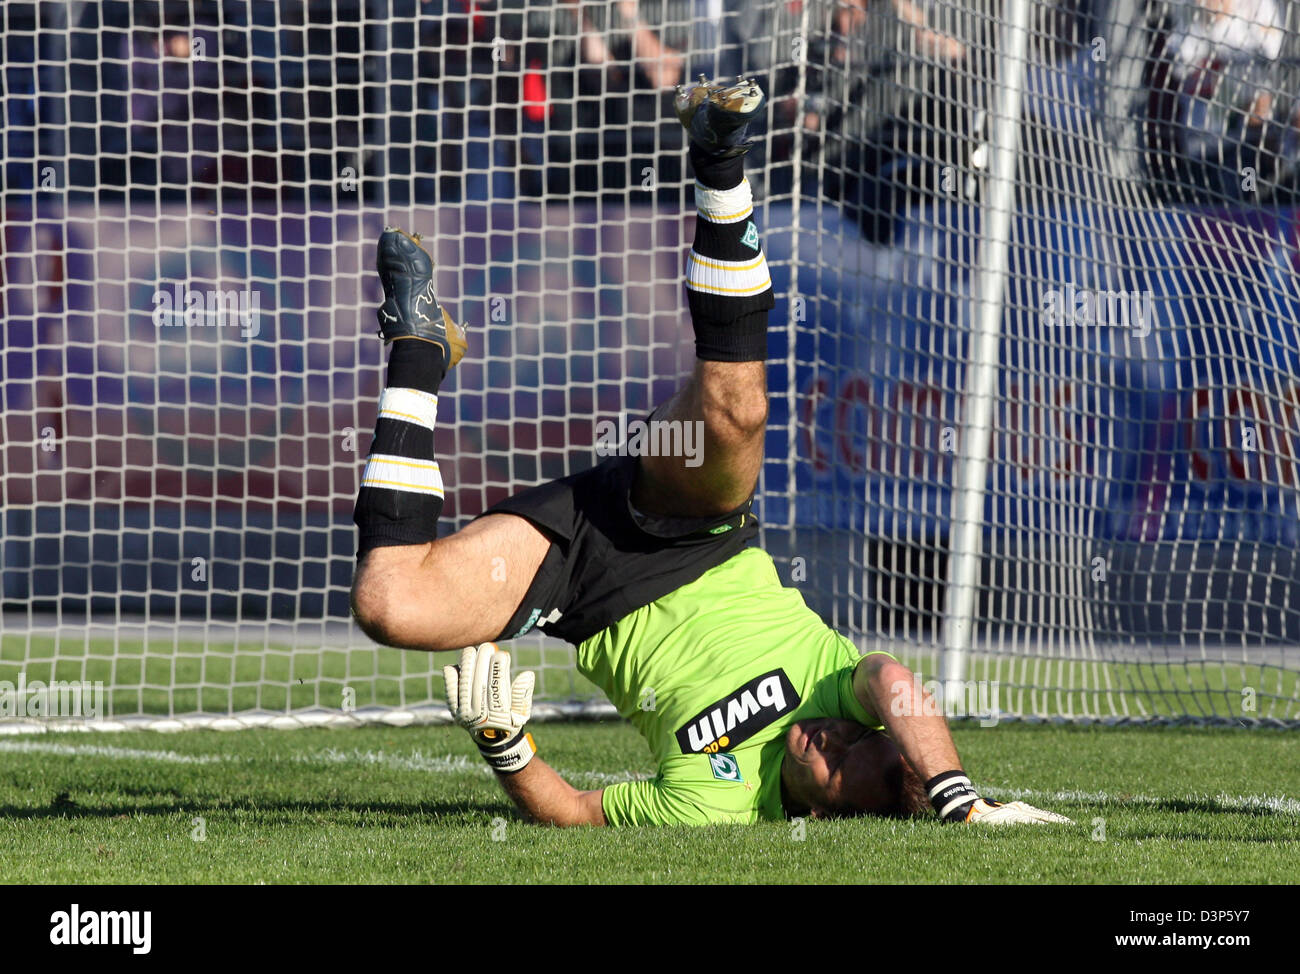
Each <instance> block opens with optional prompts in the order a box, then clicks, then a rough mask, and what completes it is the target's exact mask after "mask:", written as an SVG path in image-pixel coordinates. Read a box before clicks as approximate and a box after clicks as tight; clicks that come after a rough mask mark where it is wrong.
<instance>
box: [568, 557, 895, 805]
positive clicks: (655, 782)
mask: <svg viewBox="0 0 1300 974" xmlns="http://www.w3.org/2000/svg"><path fill="white" fill-rule="evenodd" d="M859 659H860V656H859V654H858V652H857V650H856V649H855V648H854V646H853V644H852V643H850V642H849V641H848V640H847V639H845V638H844V637H843V636H842V635H840V634H839V633H838V632H836V631H835V630H833V629H831V628H829V627H828V626H827V625H826V624H825V623H824V622H822V620H821V619H820V618H819V617H818V616H817V614H816V613H814V612H813V611H812V610H811V609H809V608H808V607H807V606H806V605H804V601H803V598H802V597H801V596H800V595H799V593H798V592H797V591H795V590H794V589H790V588H786V587H784V586H783V585H782V584H781V582H780V580H779V579H778V578H777V574H776V566H775V565H774V564H773V563H772V559H771V558H769V557H768V556H767V554H765V553H764V552H763V551H761V550H759V549H757V548H747V549H745V550H743V551H741V552H740V553H739V554H737V555H735V556H733V557H732V558H731V559H729V560H728V561H726V562H723V563H722V564H721V565H718V566H717V567H716V568H713V569H711V570H710V571H708V572H706V573H705V574H704V575H702V576H701V577H700V578H698V579H696V580H695V581H694V582H692V583H690V584H688V585H685V586H683V587H682V588H680V589H678V590H677V591H675V592H672V593H671V594H669V595H666V596H664V597H663V598H660V599H658V600H657V601H655V602H652V603H650V604H649V605H646V606H644V607H642V608H640V609H637V610H635V611H634V612H632V613H630V614H629V615H627V616H624V617H623V618H622V619H620V620H619V621H618V622H616V623H614V624H613V625H611V626H609V627H608V628H607V629H604V630H602V631H601V632H598V633H596V635H594V636H592V637H590V638H589V639H586V640H584V641H583V642H582V643H581V644H580V645H579V646H578V669H579V670H580V671H581V672H582V673H583V675H584V676H586V677H587V678H588V679H590V680H591V681H592V682H593V683H595V684H596V685H597V686H598V687H600V688H601V690H603V691H604V692H605V694H606V695H607V696H608V697H609V699H610V700H611V701H612V702H613V704H614V706H615V707H617V708H618V711H619V713H620V714H622V715H623V716H624V717H626V718H627V719H628V720H630V721H631V722H632V723H633V724H634V725H636V728H637V729H638V730H639V731H640V732H641V734H642V736H643V737H645V739H646V741H647V742H648V743H649V744H650V749H651V750H652V751H653V752H654V756H655V759H656V760H657V761H658V762H659V773H658V774H657V775H656V776H655V777H654V778H652V779H650V780H647V781H632V782H625V783H622V784H617V785H612V786H610V787H608V788H606V789H605V793H604V797H603V805H604V810H605V818H606V819H607V820H608V821H609V824H610V825H668V824H674V823H680V824H690V825H704V824H708V823H715V822H755V821H758V820H760V819H780V818H782V817H783V812H782V808H781V761H782V759H783V758H784V756H785V736H786V733H787V732H788V731H789V728H790V725H791V724H792V723H794V722H795V721H798V720H803V719H805V718H810V717H840V718H845V719H851V720H857V721H859V722H861V723H863V724H868V725H870V726H873V727H879V726H880V723H879V721H875V720H872V719H871V718H869V717H868V716H867V712H866V710H865V709H864V708H863V707H862V705H861V704H860V703H859V702H858V700H857V698H856V697H855V696H854V694H853V669H854V667H855V666H856V665H857V663H858V660H859Z"/></svg>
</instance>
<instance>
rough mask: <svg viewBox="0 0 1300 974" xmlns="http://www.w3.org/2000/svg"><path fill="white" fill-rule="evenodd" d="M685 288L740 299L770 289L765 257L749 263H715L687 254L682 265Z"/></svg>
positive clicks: (755, 258) (715, 260)
mask: <svg viewBox="0 0 1300 974" xmlns="http://www.w3.org/2000/svg"><path fill="white" fill-rule="evenodd" d="M686 286H687V287H688V288H691V289H692V290H695V291H707V292H709V293H710V294H731V295H738V296H744V295H747V294H758V293H760V292H762V291H766V290H767V289H768V288H769V287H771V286H772V275H771V274H770V273H768V269H767V257H765V256H764V255H763V254H761V253H760V254H759V255H758V256H757V257H754V258H752V259H750V260H718V259H717V258H714V257H704V256H702V255H700V254H698V253H696V252H695V251H694V250H692V251H691V253H690V257H689V258H688V259H687V265H686Z"/></svg>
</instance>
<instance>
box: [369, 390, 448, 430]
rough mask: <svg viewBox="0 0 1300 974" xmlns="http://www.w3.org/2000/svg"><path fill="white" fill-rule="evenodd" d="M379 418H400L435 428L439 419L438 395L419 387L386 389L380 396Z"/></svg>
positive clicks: (427, 427) (417, 424)
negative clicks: (421, 389)
mask: <svg viewBox="0 0 1300 974" xmlns="http://www.w3.org/2000/svg"><path fill="white" fill-rule="evenodd" d="M379 418H380V419H400V420H402V421H403V422H407V423H414V424H415V425H416V426H423V427H424V428H425V429H433V427H434V423H435V422H437V419H438V397H437V396H435V395H431V394H430V393H427V392H421V391H420V390H419V389H385V390H384V393H383V395H382V396H380V397H379Z"/></svg>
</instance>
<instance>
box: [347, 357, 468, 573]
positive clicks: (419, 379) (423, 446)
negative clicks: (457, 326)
mask: <svg viewBox="0 0 1300 974" xmlns="http://www.w3.org/2000/svg"><path fill="white" fill-rule="evenodd" d="M445 368H446V366H445V362H444V358H443V354H442V348H441V347H440V346H438V345H436V344H434V343H433V342H426V341H423V340H421V339H418V338H399V339H398V340H396V341H394V342H393V343H392V346H391V351H390V352H389V357H388V381H387V383H386V384H385V386H384V393H383V396H382V397H381V398H380V400H379V419H378V421H377V422H376V424H375V438H374V440H373V441H372V442H371V445H370V455H369V456H368V457H367V458H366V469H365V471H364V472H363V473H362V475H361V489H360V490H359V491H358V492H357V506H356V509H355V510H354V511H353V514H352V520H353V521H355V522H356V524H357V527H358V528H360V529H361V534H360V539H359V541H358V544H357V557H358V558H360V557H361V556H362V555H364V554H365V553H366V552H367V551H369V550H370V549H371V548H380V547H386V546H390V545H408V544H422V543H425V542H428V541H433V540H434V539H436V538H437V537H438V517H439V515H441V514H442V474H441V472H440V471H439V469H438V463H437V461H436V460H435V459H434V456H433V428H434V422H435V420H436V418H437V411H438V395H437V393H438V387H439V386H440V385H441V384H442V378H443V374H444V371H445Z"/></svg>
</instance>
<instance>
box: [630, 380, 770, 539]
mask: <svg viewBox="0 0 1300 974" xmlns="http://www.w3.org/2000/svg"><path fill="white" fill-rule="evenodd" d="M654 418H655V419H656V420H668V421H670V422H671V421H679V422H682V423H697V422H698V423H700V425H701V428H702V429H703V431H704V442H703V444H702V446H701V448H700V455H699V458H700V463H699V465H698V466H693V467H692V466H687V463H686V458H685V457H680V456H658V457H650V456H647V457H642V458H641V464H640V476H639V477H638V478H637V483H636V486H635V488H634V490H633V492H632V503H633V504H635V505H636V506H637V508H638V509H639V510H642V511H645V512H646V513H647V514H666V515H670V516H679V517H684V516H708V515H711V514H725V513H727V512H728V511H733V510H735V509H736V508H737V507H739V506H740V505H741V504H743V503H745V501H746V500H748V499H749V496H750V495H751V494H752V493H753V492H754V485H755V484H756V483H757V482H758V472H759V467H760V466H761V464H762V462H763V432H764V429H765V427H766V424H767V370H766V368H765V367H764V364H763V363H762V362H708V361H697V362H696V363H695V374H694V375H693V376H691V378H690V380H689V381H688V382H687V383H686V385H685V386H684V387H683V388H682V389H680V390H679V391H678V392H677V394H676V395H674V396H673V397H672V398H671V399H669V400H668V402H667V403H665V404H664V405H663V406H662V407H660V408H659V409H658V410H657V411H656V412H655V416H654Z"/></svg>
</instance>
